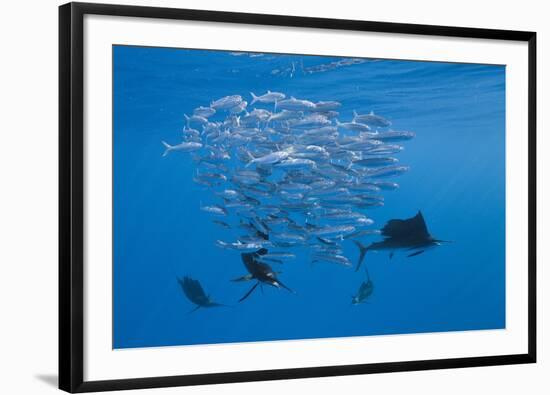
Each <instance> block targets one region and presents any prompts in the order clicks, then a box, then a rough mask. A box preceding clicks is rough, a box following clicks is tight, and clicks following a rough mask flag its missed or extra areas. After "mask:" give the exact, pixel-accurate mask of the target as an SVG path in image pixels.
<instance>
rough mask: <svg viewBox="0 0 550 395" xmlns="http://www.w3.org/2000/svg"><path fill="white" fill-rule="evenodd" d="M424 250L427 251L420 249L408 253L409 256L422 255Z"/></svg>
mask: <svg viewBox="0 0 550 395" xmlns="http://www.w3.org/2000/svg"><path fill="white" fill-rule="evenodd" d="M424 251H426V250H420V251H416V252H413V253H412V254H409V255H407V258H410V257H413V256H417V255H420V254H422V253H423V252H424Z"/></svg>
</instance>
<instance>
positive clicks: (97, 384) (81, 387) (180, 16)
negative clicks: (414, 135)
mask: <svg viewBox="0 0 550 395" xmlns="http://www.w3.org/2000/svg"><path fill="white" fill-rule="evenodd" d="M87 14H95V15H111V16H122V17H146V18H160V19H173V20H190V21H204V22H224V23H238V24H255V25H268V26H282V27H306V28H323V29H333V30H353V31H363V32H383V33H401V34H414V35H426V36H448V37H462V38H472V39H491V40H510V41H521V42H527V43H528V62H529V63H528V70H529V75H528V154H529V158H528V172H529V177H528V178H529V179H528V184H529V188H528V204H529V208H528V231H529V243H528V249H529V251H528V262H527V265H528V301H529V311H528V352H527V353H526V354H515V355H498V356H483V357H470V358H452V359H436V360H420V361H408V362H390V363H373V364H357V365H346V366H324V367H307V368H297V369H278V370H262V371H243V372H231V373H215V374H193V375H183V376H166V377H143V378H133V379H120V380H106V381H85V380H84V375H83V372H84V362H83V361H84V347H83V346H84V344H83V317H84V298H83V286H84V271H83V254H84V251H83V236H84V234H83V232H84V220H83V209H84V204H83V203H84V202H83V200H84V190H83V186H84V167H83V153H84V138H83V137H84V136H83V97H84V90H83V89H84V88H83V45H84V32H83V19H84V16H85V15H87ZM535 361H536V33H534V32H524V31H509V30H492V29H474V28H460V27H448V26H428V25H414V24H402V23H385V22H366V21H357V20H338V19H323V18H307V17H294V16H282V15H259V14H248V13H233V12H217V11H203V10H187V9H171V8H156V7H141V6H122V5H107V4H89V3H69V4H65V5H62V6H60V8H59V388H60V389H62V390H65V391H68V392H71V393H74V392H90V391H107V390H124V389H138V388H155V387H172V386H187V385H199V384H217V383H234V382H245V381H261V380H280V379H297V378H311V377H323V376H343V375H356V374H367V373H382V372H400V371H416V370H427V369H449V368H462V367H475V366H490V365H508V364H520V363H534V362H535Z"/></svg>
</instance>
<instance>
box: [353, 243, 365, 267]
mask: <svg viewBox="0 0 550 395" xmlns="http://www.w3.org/2000/svg"><path fill="white" fill-rule="evenodd" d="M353 242H354V243H355V245H356V246H357V248H359V259H358V260H357V267H356V268H355V271H358V270H359V268H360V267H361V264H362V263H363V260H364V259H365V255H366V253H367V251H368V250H369V247H368V246H365V245H363V243H361V242H360V241H357V240H353Z"/></svg>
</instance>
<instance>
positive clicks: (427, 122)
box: [59, 3, 536, 392]
mask: <svg viewBox="0 0 550 395" xmlns="http://www.w3.org/2000/svg"><path fill="white" fill-rule="evenodd" d="M59 16H60V19H59V21H60V25H59V26H60V33H59V53H60V61H59V77H60V78H59V81H60V85H59V93H60V94H59V97H60V99H59V100H60V103H59V104H60V128H59V129H60V166H59V169H60V178H59V180H60V219H59V220H60V262H59V276H60V297H59V301H60V314H59V317H60V322H59V324H60V329H59V336H60V339H59V344H60V346H59V382H60V388H61V389H63V390H66V391H69V392H87V391H103V390H116V389H131V388H151V387H167V386H180V385H196V384H213V383H229V382H239V381H257V380H276V379H293V378H306V377H320V376H335V375H352V374H366V373H377V372H397V371H405V370H425V369H443V368H458V367H474V366H486V365H500V364H502V365H503V364H516V363H532V362H535V360H536V318H535V311H536V300H535V295H536V292H535V284H536V274H535V269H536V267H535V265H536V262H535V252H536V245H535V240H536V235H535V232H536V220H535V218H536V212H535V210H536V205H535V195H536V193H535V192H536V189H535V188H536V185H535V180H536V176H535V172H536V169H535V163H536V162H535V129H536V113H535V108H536V103H535V100H536V35H535V33H533V32H518V31H505V30H487V29H472V28H459V27H443V26H425V25H410V24H396V23H381V22H365V21H351V20H335V19H319V18H306V17H293V16H277V15H255V14H241V13H227V12H215V11H199V10H182V9H167V8H150V7H134V6H118V5H105V4H86V3H70V4H66V5H63V6H61V7H60V10H59Z"/></svg>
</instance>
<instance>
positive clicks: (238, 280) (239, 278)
mask: <svg viewBox="0 0 550 395" xmlns="http://www.w3.org/2000/svg"><path fill="white" fill-rule="evenodd" d="M252 278H253V277H252V274H247V275H246V276H241V277H237V278H234V279H233V280H231V281H234V282H241V281H250V280H252Z"/></svg>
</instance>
